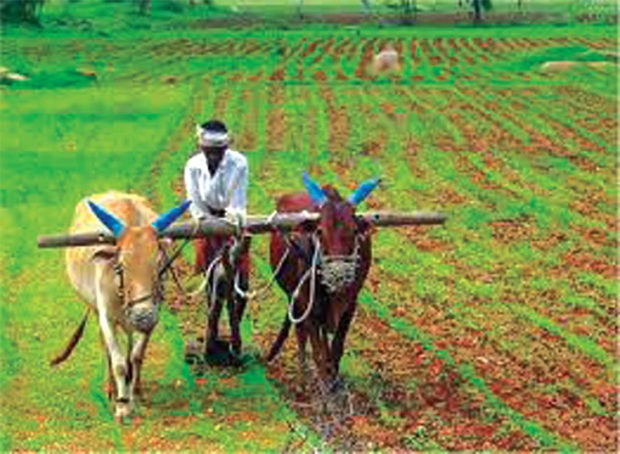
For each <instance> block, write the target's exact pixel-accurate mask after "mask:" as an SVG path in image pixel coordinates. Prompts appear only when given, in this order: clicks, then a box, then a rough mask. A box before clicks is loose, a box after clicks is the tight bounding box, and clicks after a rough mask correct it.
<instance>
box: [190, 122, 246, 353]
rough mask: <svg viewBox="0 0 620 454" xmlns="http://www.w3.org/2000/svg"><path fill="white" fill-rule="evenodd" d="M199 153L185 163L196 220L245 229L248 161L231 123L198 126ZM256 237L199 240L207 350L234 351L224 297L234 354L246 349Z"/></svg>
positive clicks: (192, 210)
mask: <svg viewBox="0 0 620 454" xmlns="http://www.w3.org/2000/svg"><path fill="white" fill-rule="evenodd" d="M196 133H197V136H198V148H199V150H198V153H196V154H195V155H194V156H192V157H191V158H190V159H189V161H188V162H187V164H186V166H185V188H186V190H187V196H188V198H189V200H191V201H192V205H191V206H190V213H191V215H192V217H193V218H194V220H195V221H196V222H200V221H202V220H205V219H209V218H225V219H226V220H228V221H229V222H231V223H233V224H235V225H236V226H239V227H241V226H242V225H243V224H244V222H245V217H246V193H247V187H248V164H247V159H246V158H245V157H244V156H243V155H242V154H241V153H239V152H237V151H234V150H231V149H230V148H229V145H230V136H229V133H228V130H227V128H226V125H225V124H224V123H222V122H221V121H218V120H210V121H207V122H206V123H203V124H202V125H200V126H197V129H196ZM249 245H250V237H249V236H246V237H242V236H241V229H240V228H239V229H237V231H236V235H229V234H223V235H210V236H207V237H203V238H198V239H196V240H195V249H196V262H195V266H196V271H197V272H202V273H205V279H206V282H207V284H208V285H207V286H206V288H207V305H208V309H209V310H208V314H209V315H208V323H207V332H206V336H205V339H206V346H205V349H206V352H207V354H215V355H222V354H227V353H228V345H227V344H226V343H224V342H221V341H220V340H219V339H218V322H219V318H220V314H221V311H222V301H223V300H226V302H227V309H228V315H229V320H230V329H231V343H232V349H233V352H234V353H235V354H236V355H239V354H240V352H241V334H240V332H239V323H240V321H241V317H242V316H243V312H244V309H245V306H246V304H247V299H246V294H247V291H248V276H249V266H250V257H249Z"/></svg>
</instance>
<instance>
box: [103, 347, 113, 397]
mask: <svg viewBox="0 0 620 454" xmlns="http://www.w3.org/2000/svg"><path fill="white" fill-rule="evenodd" d="M104 348H105V356H106V358H107V363H108V380H107V385H106V392H107V393H108V400H112V397H114V372H113V370H112V358H110V352H108V348H107V347H105V345H104Z"/></svg>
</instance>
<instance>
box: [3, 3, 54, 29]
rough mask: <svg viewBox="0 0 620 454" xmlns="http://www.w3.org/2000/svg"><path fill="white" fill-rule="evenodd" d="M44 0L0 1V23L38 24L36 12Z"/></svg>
mask: <svg viewBox="0 0 620 454" xmlns="http://www.w3.org/2000/svg"><path fill="white" fill-rule="evenodd" d="M43 2H44V0H0V22H5V21H7V20H8V21H16V22H28V23H31V24H38V23H39V19H38V11H39V9H40V8H41V6H43Z"/></svg>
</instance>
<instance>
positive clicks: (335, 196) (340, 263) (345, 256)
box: [303, 173, 380, 291]
mask: <svg viewBox="0 0 620 454" xmlns="http://www.w3.org/2000/svg"><path fill="white" fill-rule="evenodd" d="M379 181H380V180H379V179H378V178H374V179H371V180H367V181H365V182H364V183H362V184H361V185H359V186H358V187H357V189H355V191H353V193H352V194H351V195H350V196H349V198H348V199H346V200H345V199H343V198H342V197H341V196H340V194H339V193H338V191H337V190H336V189H334V188H332V187H331V186H325V187H323V188H322V187H321V186H319V185H318V184H317V183H315V182H314V181H312V179H310V177H309V176H308V174H307V173H304V176H303V182H304V186H305V187H306V190H307V191H308V194H309V195H310V198H311V199H312V201H313V202H314V203H315V204H316V205H318V206H319V207H320V217H319V221H318V224H317V231H316V235H317V236H318V240H319V241H320V245H321V255H322V267H323V268H324V269H323V275H324V276H330V275H334V276H333V280H334V281H338V282H339V283H338V284H336V283H332V284H333V285H330V283H329V282H324V283H326V284H327V287H328V289H330V290H332V291H336V290H338V289H339V288H340V287H342V286H343V285H345V284H347V283H349V282H350V281H351V280H352V279H353V277H354V272H355V268H354V266H355V264H356V261H357V247H358V245H359V241H360V238H359V237H360V235H363V234H365V232H366V230H367V229H368V224H367V223H366V222H365V221H364V220H363V219H362V218H361V217H358V216H356V214H355V210H356V207H357V205H358V204H360V203H361V202H362V201H364V199H366V197H368V195H369V194H370V193H371V192H372V191H373V189H375V188H376V187H377V185H378V184H379ZM347 263H348V264H349V265H347ZM332 268H333V270H332ZM344 275H346V276H344ZM328 281H329V279H328Z"/></svg>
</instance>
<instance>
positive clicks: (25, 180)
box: [0, 1, 618, 452]
mask: <svg viewBox="0 0 620 454" xmlns="http://www.w3.org/2000/svg"><path fill="white" fill-rule="evenodd" d="M240 3H251V2H249V1H248V2H240ZM309 3H310V2H309ZM121 7H122V4H120V3H114V2H110V3H106V2H88V3H87V2H82V3H75V4H74V5H73V6H72V5H71V4H70V3H67V4H64V6H63V5H60V6H58V5H54V4H53V2H52V5H50V6H48V7H46V8H47V9H44V14H43V17H42V23H43V24H44V28H42V29H40V28H33V27H30V28H24V27H17V26H10V27H6V28H5V29H4V30H3V36H2V43H1V47H0V66H3V67H6V68H8V69H10V70H11V71H15V72H18V73H20V74H23V75H26V76H27V77H28V80H25V81H22V82H13V83H11V84H8V83H4V84H3V85H0V149H1V154H0V196H1V199H0V230H1V233H2V241H1V242H0V267H1V268H0V269H1V275H0V277H1V280H0V364H1V365H0V450H1V451H23V450H46V451H47V450H56V449H59V450H64V451H86V450H88V451H91V450H95V451H103V450H132V451H133V450H143V449H150V450H165V451H176V450H191V451H194V450H195V451H200V452H220V451H224V452H238V451H242V452H297V451H302V452H306V451H311V450H312V449H318V450H319V451H321V452H324V451H332V450H335V451H340V450H355V451H376V450H378V451H386V452H387V451H393V450H401V451H402V450H415V451H427V450H434V451H436V450H440V451H441V450H490V451H504V450H538V449H548V450H553V451H566V450H577V451H590V452H612V451H614V450H615V448H616V447H617V446H618V435H617V430H616V429H617V423H618V419H617V418H618V416H617V415H618V401H617V393H618V381H617V374H618V356H617V351H616V345H617V340H618V331H617V330H618V323H617V317H618V308H617V302H616V297H617V290H618V289H617V282H616V276H617V265H618V262H617V257H618V256H617V246H618V244H617V196H618V193H617V180H616V178H617V167H616V166H617V127H618V117H617V115H618V111H617V101H618V93H617V80H618V79H617V60H616V61H615V62H610V63H608V64H606V65H605V64H603V65H594V66H588V65H586V64H585V63H584V64H581V65H578V66H577V67H576V68H574V69H573V70H569V71H563V72H556V73H545V72H542V71H541V69H540V67H541V64H543V63H544V62H547V61H566V60H570V61H582V62H585V61H588V62H602V61H606V59H607V58H608V56H609V52H610V51H612V52H617V42H616V36H617V28H616V26H615V25H603V24H590V25H584V24H581V25H579V24H567V25H564V26H561V27H558V26H542V25H538V26H519V27H506V28H501V27H491V26H487V27H482V28H474V27H460V28H449V27H443V28H436V29H434V28H431V27H410V28H386V27H383V28H379V27H373V26H359V27H349V28H345V27H325V26H316V27H307V28H305V29H302V28H300V29H297V30H289V31H283V30H278V29H268V28H264V27H249V28H236V29H234V30H226V29H218V28H214V29H212V28H204V27H200V26H199V23H200V21H199V19H198V18H197V17H198V16H197V14H198V13H192V14H194V16H193V19H192V20H191V21H189V22H187V24H189V25H188V26H181V25H179V24H183V23H184V22H183V20H184V19H183V15H182V14H181V13H174V12H170V11H167V12H162V11H161V10H158V11H154V12H153V18H152V19H149V18H142V17H138V16H136V15H131V14H128V13H127V14H125V15H123V16H122V17H120V16H118V15H115V13H113V12H111V10H110V8H121ZM71 8H74V9H71ZM96 12H99V13H100V14H97V17H96V18H95V13H96ZM106 14H107V15H106ZM218 14H219V13H218ZM222 14H223V13H222ZM83 18H92V21H91V20H90V19H89V20H88V21H85V19H83ZM149 20H153V21H154V22H156V24H158V25H157V26H156V27H152V28H151V26H150V25H149ZM166 21H173V22H174V23H175V24H177V25H178V26H175V27H171V28H166V27H164V26H163V25H162V24H165V23H167V22H166ZM83 24H86V25H84V26H82V25H83ZM93 24H94V25H93ZM114 24H116V25H114ZM190 25H191V26H190ZM114 27H116V28H114ZM110 30H114V31H113V32H111V31H110ZM388 42H391V43H393V44H394V46H395V48H396V49H397V50H398V52H399V55H400V58H401V66H402V70H401V71H400V72H399V73H396V74H391V75H387V76H378V77H373V76H372V75H371V74H370V73H369V71H368V69H369V63H370V61H371V59H372V56H373V55H374V53H375V52H376V51H377V50H379V49H380V48H381V47H382V46H384V45H385V44H386V43H388ZM616 55H617V54H616ZM210 117H217V118H221V119H223V120H224V121H225V122H226V123H227V124H228V125H229V127H230V129H231V130H232V131H233V134H234V140H235V142H234V147H235V148H236V149H238V150H241V151H243V152H244V153H245V155H246V156H247V158H248V160H249V165H250V175H251V176H250V188H249V211H250V213H256V214H261V213H262V214H268V213H270V212H272V211H273V209H274V206H275V203H274V201H275V198H276V197H277V196H278V195H281V194H284V193H286V192H294V191H299V190H301V189H302V184H301V175H302V172H303V171H304V170H309V171H310V172H311V174H312V176H313V177H315V178H316V179H317V180H318V181H320V182H321V183H322V184H328V183H329V184H332V185H334V186H335V187H336V188H338V189H339V190H340V191H341V192H342V193H347V194H348V193H349V191H351V188H353V187H355V184H356V183H359V182H361V181H362V180H364V179H366V178H369V177H372V176H381V177H382V178H383V182H382V184H381V186H380V187H379V188H378V189H377V190H375V191H374V192H373V194H372V195H371V196H370V197H369V198H368V199H367V201H366V202H365V203H364V204H363V205H362V206H361V207H360V210H400V211H417V210H422V211H442V212H444V213H446V214H447V215H448V216H449V218H448V221H447V223H446V224H445V225H444V226H442V227H407V228H394V229H382V230H379V231H377V232H376V233H375V235H374V237H373V238H374V240H373V241H374V243H373V262H372V267H371V272H370V275H369V277H368V279H367V281H366V285H365V287H364V290H363V291H362V293H361V295H360V304H359V309H358V313H357V314H356V317H355V319H354V321H353V324H352V327H351V330H350V332H349V337H348V339H347V345H346V348H345V356H344V358H343V366H342V376H343V378H344V382H345V384H346V392H347V396H346V397H347V400H348V404H350V408H348V409H347V411H346V412H345V411H343V412H340V411H335V413H337V415H336V416H338V417H337V418H336V417H332V418H331V419H330V415H325V414H324V413H323V412H321V411H320V410H319V408H318V407H316V406H315V405H313V402H312V399H311V398H310V397H309V396H308V395H304V394H303V393H302V392H301V388H300V384H301V377H300V372H299V370H298V365H297V361H296V356H295V348H296V345H295V341H294V337H293V336H291V339H289V341H288V342H287V344H286V345H285V349H284V352H283V354H282V355H281V356H280V357H279V358H278V359H277V360H276V361H275V362H274V363H273V364H268V365H266V364H264V362H263V361H262V360H261V356H262V355H263V354H264V353H265V352H266V350H267V349H268V347H269V345H270V343H271V342H272V341H273V340H274V339H275V336H276V333H277V330H278V329H279V326H280V323H281V320H282V319H283V317H284V314H285V310H286V305H287V301H286V299H285V296H284V294H283V293H282V292H281V291H280V290H279V289H278V288H273V289H272V290H271V291H270V292H268V293H266V295H265V296H263V297H261V298H260V299H259V300H253V301H251V302H250V305H249V309H248V311H247V316H246V318H245V320H244V322H243V334H244V353H245V363H244V365H243V366H242V367H239V368H221V367H220V368H218V367H206V366H197V365H190V364H187V363H186V362H185V360H184V350H185V343H186V342H187V341H189V340H193V339H196V338H197V336H200V335H202V333H203V331H204V323H205V309H204V307H203V306H204V305H203V302H202V301H200V299H199V298H193V297H190V296H188V295H189V293H190V292H191V291H192V290H194V289H195V288H196V286H197V285H198V283H199V278H198V277H196V276H191V275H190V271H189V270H190V268H189V266H188V262H190V261H191V258H192V253H191V252H192V251H191V248H189V247H188V248H187V249H186V251H185V254H184V259H183V260H182V261H181V262H180V263H179V266H178V273H179V274H180V276H181V278H182V281H183V284H184V285H185V286H186V287H187V295H186V296H185V297H183V295H181V294H179V293H178V291H177V289H176V287H175V286H174V285H172V283H168V284H169V285H168V288H167V294H168V296H169V298H168V304H167V305H166V307H165V308H164V310H163V313H162V315H161V320H160V324H159V325H158V326H157V328H156V330H155V333H154V337H153V339H152V342H151V343H150V344H149V347H148V351H147V356H146V360H145V364H144V369H143V374H144V377H143V379H144V383H145V394H144V396H143V398H142V400H141V402H140V404H139V406H138V407H137V409H136V412H135V415H134V416H133V418H132V419H131V420H129V421H127V422H126V423H125V424H117V423H115V422H114V420H113V408H112V403H111V402H109V401H108V400H107V394H106V392H105V385H106V372H107V367H106V361H105V356H104V353H103V350H102V347H101V344H100V341H99V333H98V327H97V324H96V322H95V318H94V317H92V318H91V319H90V321H89V323H88V325H87V327H86V331H85V334H84V338H83V339H82V341H81V342H80V344H79V345H78V347H77V349H76V351H75V352H74V353H73V356H72V357H71V358H70V360H69V361H67V362H66V363H65V364H63V365H62V366H60V367H57V368H52V367H50V366H49V365H48V364H49V360H50V359H51V358H52V357H53V356H54V355H55V354H57V353H59V352H60V351H61V350H62V348H63V347H64V345H65V344H66V342H67V341H68V339H69V337H70V335H71V333H72V332H73V330H74V329H75V327H76V326H77V324H78V322H79V320H80V317H81V315H82V313H83V310H84V305H83V303H82V302H80V301H79V299H78V298H77V296H76V294H75V293H74V291H73V289H72V288H71V286H70V284H69V281H68V279H67V276H66V273H65V269H64V253H63V251H62V250H59V249H47V250H39V249H37V247H36V237H37V235H40V234H51V233H59V232H64V231H66V230H67V228H68V226H69V223H70V220H71V217H72V214H73V210H74V207H75V204H76V203H77V202H78V201H79V200H80V199H81V198H82V197H84V196H86V195H90V194H94V193H97V192H103V191H106V190H108V189H117V190H122V191H131V192H135V193H138V194H143V195H146V196H147V197H148V198H149V199H150V200H151V201H152V203H153V205H154V206H155V207H156V209H157V210H159V211H163V210H165V209H167V208H169V207H171V206H173V205H174V204H175V203H177V202H178V201H180V200H181V199H182V198H183V197H184V193H183V182H182V171H183V166H184V164H185V162H186V160H187V158H188V157H189V155H190V154H191V153H192V151H193V147H194V146H195V143H194V137H193V131H194V125H195V123H196V122H200V121H204V120H206V119H208V118H210ZM267 258H268V238H266V237H260V238H256V239H255V240H254V241H253V243H252V261H253V269H252V280H251V285H252V286H253V287H255V288H259V287H261V286H263V285H265V284H266V283H267V282H268V279H269V277H270V275H271V274H270V269H269V266H268V260H267ZM340 413H342V414H340ZM331 416H333V415H331Z"/></svg>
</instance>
